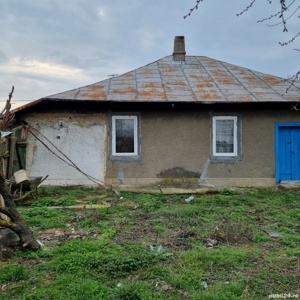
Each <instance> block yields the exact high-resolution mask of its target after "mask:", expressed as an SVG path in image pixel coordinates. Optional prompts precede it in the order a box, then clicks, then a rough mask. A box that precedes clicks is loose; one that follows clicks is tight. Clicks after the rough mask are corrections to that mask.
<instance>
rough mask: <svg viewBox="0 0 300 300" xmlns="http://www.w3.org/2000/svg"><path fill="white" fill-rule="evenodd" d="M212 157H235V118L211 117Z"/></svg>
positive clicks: (236, 147)
mask: <svg viewBox="0 0 300 300" xmlns="http://www.w3.org/2000/svg"><path fill="white" fill-rule="evenodd" d="M212 128H213V146H212V151H213V156H223V157H224V156H231V157H232V156H237V155H238V141H237V117H236V116H215V117H213V124H212Z"/></svg>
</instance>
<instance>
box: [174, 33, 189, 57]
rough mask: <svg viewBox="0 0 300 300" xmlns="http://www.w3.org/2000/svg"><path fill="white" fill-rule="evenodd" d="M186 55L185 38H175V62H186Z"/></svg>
mask: <svg viewBox="0 0 300 300" xmlns="http://www.w3.org/2000/svg"><path fill="white" fill-rule="evenodd" d="M185 54H186V52H185V41H184V36H175V39H174V51H173V61H185Z"/></svg>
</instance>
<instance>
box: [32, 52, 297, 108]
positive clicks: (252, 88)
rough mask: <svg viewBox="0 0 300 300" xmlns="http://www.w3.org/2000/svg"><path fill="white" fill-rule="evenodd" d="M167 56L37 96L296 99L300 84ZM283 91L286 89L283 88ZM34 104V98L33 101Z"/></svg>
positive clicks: (229, 66)
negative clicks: (47, 94) (101, 79)
mask: <svg viewBox="0 0 300 300" xmlns="http://www.w3.org/2000/svg"><path fill="white" fill-rule="evenodd" d="M172 58H173V57H172V56H171V55H170V56H167V57H165V58H162V59H160V60H158V61H156V62H153V63H151V64H148V65H146V66H144V67H141V68H139V69H136V70H133V71H131V72H128V73H125V74H123V75H120V76H117V77H112V78H109V79H106V80H103V81H100V82H97V83H95V84H91V85H87V86H83V87H80V88H78V89H74V90H71V91H66V92H63V93H59V94H55V95H51V96H48V97H45V98H42V100H50V101H51V100H77V101H85V100H94V101H116V102H134V101H138V102H178V101H179V102H202V103H222V102H223V103H229V102H287V101H291V102H298V101H299V100H300V84H299V83H297V84H295V85H293V86H291V84H290V82H288V81H287V80H285V79H283V78H279V77H275V76H271V75H267V74H263V73H260V72H256V71H253V70H249V69H246V68H242V67H239V66H236V65H232V64H229V63H225V62H221V61H218V60H215V59H211V58H208V57H204V56H186V59H185V62H182V63H179V62H173V60H172ZM287 90H288V92H287ZM34 103H35V102H34Z"/></svg>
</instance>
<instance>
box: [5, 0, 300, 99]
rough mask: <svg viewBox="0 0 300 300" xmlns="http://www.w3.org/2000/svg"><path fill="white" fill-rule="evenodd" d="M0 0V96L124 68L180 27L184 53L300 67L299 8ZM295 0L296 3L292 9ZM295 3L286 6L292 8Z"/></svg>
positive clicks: (268, 68) (280, 71)
mask: <svg viewBox="0 0 300 300" xmlns="http://www.w3.org/2000/svg"><path fill="white" fill-rule="evenodd" d="M250 2H251V1H250V0H226V1H224V0H204V2H201V3H200V5H199V9H198V10H197V11H195V12H194V13H193V14H192V16H191V17H188V18H186V19H183V16H184V15H185V14H186V13H188V12H189V9H190V8H191V7H193V6H194V4H195V0H0V33H1V42H0V82H1V84H0V99H2V100H5V99H7V96H8V93H9V92H10V89H11V86H12V85H14V86H15V92H14V98H13V100H14V101H13V102H14V103H17V104H22V101H21V100H36V99H39V98H42V97H45V96H49V95H52V94H56V93H59V92H63V91H67V90H70V89H73V88H77V87H80V86H84V85H87V84H92V83H95V82H97V81H101V80H104V79H107V78H108V76H109V75H111V74H118V75H121V74H123V73H125V72H128V71H131V70H133V69H136V68H138V67H142V66H144V65H146V64H149V63H151V62H154V61H156V60H158V59H161V58H163V57H165V56H167V55H171V54H172V52H173V43H174V37H175V36H176V35H184V36H185V43H186V52H187V55H199V56H201V55H203V56H208V57H211V58H214V59H218V60H221V61H225V62H228V63H232V64H236V65H239V66H242V67H246V68H249V69H252V70H256V71H260V72H263V73H267V74H271V75H276V76H280V77H287V76H290V75H293V74H294V73H296V71H298V70H299V65H300V64H299V61H300V60H299V58H300V53H299V51H295V50H293V49H294V48H298V49H299V48H300V43H299V40H300V37H298V40H296V42H294V43H292V44H291V45H289V46H287V47H282V46H280V45H279V43H278V42H279V41H281V42H284V41H287V40H289V39H290V38H292V37H293V36H294V35H295V34H296V33H297V32H298V31H299V28H300V26H299V23H300V19H299V18H298V17H297V16H299V11H298V13H296V14H295V15H294V17H293V18H291V19H289V20H288V29H289V32H288V33H285V34H283V32H282V26H281V25H279V26H275V27H274V26H273V27H270V26H267V24H268V25H271V24H274V23H276V22H277V21H279V19H276V20H274V21H268V22H267V23H263V24H262V23H257V22H256V21H257V20H259V19H262V18H266V17H269V16H270V15H271V14H274V13H276V12H277V11H278V9H279V0H274V1H273V3H272V4H271V5H269V4H268V1H267V0H258V1H257V3H256V5H254V7H253V8H252V9H251V10H250V11H248V12H247V13H245V14H243V15H242V16H240V17H237V16H236V15H237V13H239V12H241V11H242V10H243V9H244V8H245V7H246V6H247V5H248V4H249V3H250ZM297 5H298V6H299V0H296V1H295V3H294V9H295V8H296V7H297ZM292 12H293V9H291V10H290V13H292Z"/></svg>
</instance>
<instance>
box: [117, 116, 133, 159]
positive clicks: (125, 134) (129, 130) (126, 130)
mask: <svg viewBox="0 0 300 300" xmlns="http://www.w3.org/2000/svg"><path fill="white" fill-rule="evenodd" d="M133 152H134V120H133V119H116V153H133Z"/></svg>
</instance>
